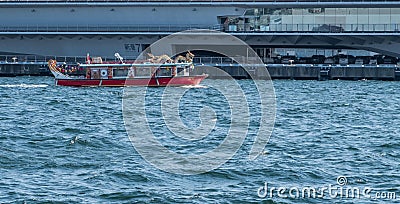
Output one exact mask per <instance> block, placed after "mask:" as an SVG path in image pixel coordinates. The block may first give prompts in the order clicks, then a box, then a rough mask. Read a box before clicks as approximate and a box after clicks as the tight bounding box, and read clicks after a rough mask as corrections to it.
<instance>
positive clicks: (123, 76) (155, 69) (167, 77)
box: [48, 53, 208, 87]
mask: <svg viewBox="0 0 400 204" xmlns="http://www.w3.org/2000/svg"><path fill="white" fill-rule="evenodd" d="M149 56H151V57H152V58H151V59H149V60H146V61H143V62H142V63H123V61H122V57H120V56H119V55H118V54H117V53H116V57H117V58H119V59H120V62H119V63H103V62H102V61H101V58H97V60H96V63H93V62H92V61H95V60H90V58H89V57H88V61H87V62H86V63H85V64H79V67H80V68H84V69H86V76H81V77H78V76H69V75H68V74H65V73H64V72H63V71H62V67H60V66H58V65H57V62H56V61H55V60H49V62H48V65H49V68H50V71H51V72H52V74H53V75H54V77H55V83H56V85H59V86H114V87H116V86H185V85H193V86H195V85H198V84H199V83H200V82H201V81H202V80H203V79H205V78H206V77H207V76H208V75H207V74H202V75H195V76H191V75H190V72H191V70H193V69H194V65H193V63H192V61H191V59H192V58H184V57H182V56H178V57H177V58H176V60H172V59H170V58H169V57H165V55H164V56H161V57H155V56H153V55H151V54H150V55H149Z"/></svg>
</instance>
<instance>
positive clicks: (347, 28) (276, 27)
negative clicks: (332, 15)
mask: <svg viewBox="0 0 400 204" xmlns="http://www.w3.org/2000/svg"><path fill="white" fill-rule="evenodd" d="M196 29H208V30H216V31H223V32H228V33H237V32H251V33H268V32H272V33H279V32H285V33H290V32H292V33H293V32H302V33H303V32H309V33H363V32H399V31H400V24H337V25H326V24H272V25H260V26H254V25H253V24H238V25H234V26H233V27H232V25H223V24H217V25H196V24H194V25H109V26H105V25H76V26H61V25H60V26H42V25H36V26H33V25H26V26H0V32H3V33H15V32H18V33H25V32H33V33H36V32H37V33H50V32H52V33H53V32H82V33H97V32H107V33H116V32H127V33H129V32H143V33H150V32H179V31H185V30H196Z"/></svg>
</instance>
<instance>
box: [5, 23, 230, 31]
mask: <svg viewBox="0 0 400 204" xmlns="http://www.w3.org/2000/svg"><path fill="white" fill-rule="evenodd" d="M195 29H209V30H222V27H221V25H197V24H194V25H152V26H149V25H110V26H104V25H86V26H85V25H76V26H42V25H36V26H32V25H26V26H0V32H110V33H112V32H179V31H184V30H195Z"/></svg>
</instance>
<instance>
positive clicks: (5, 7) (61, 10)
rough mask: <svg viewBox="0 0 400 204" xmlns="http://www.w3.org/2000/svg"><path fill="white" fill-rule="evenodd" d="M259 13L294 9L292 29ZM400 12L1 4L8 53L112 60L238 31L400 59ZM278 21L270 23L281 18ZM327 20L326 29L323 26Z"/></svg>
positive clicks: (238, 4)
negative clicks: (259, 22)
mask: <svg viewBox="0 0 400 204" xmlns="http://www.w3.org/2000/svg"><path fill="white" fill-rule="evenodd" d="M257 7H260V8H267V9H270V10H271V9H272V10H274V9H275V10H276V9H279V8H283V9H285V8H294V9H293V11H291V12H292V13H291V14H290V15H293V16H294V17H292V18H293V19H292V20H291V23H282V22H279V24H268V26H267V27H266V26H264V27H261V28H254V27H252V26H251V22H250V23H249V22H246V19H247V20H254V19H257V17H255V16H254V15H255V14H252V15H250V14H246V13H247V11H248V9H249V8H257ZM307 8H312V11H313V12H321V8H322V9H326V12H325V13H324V14H323V15H322V14H321V13H319V14H313V15H309V16H307V15H303V14H301V15H300V14H299V15H298V14H295V10H296V9H297V10H298V11H300V10H303V11H302V12H304V11H306V9H307ZM329 8H345V11H346V12H349V13H350V12H354V11H353V10H351V9H353V8H360V9H358V10H357V9H356V11H355V12H356V13H357V14H356V15H355V16H356V17H357V20H354V21H353V20H352V19H347V20H346V21H344V20H343V18H344V16H346V15H347V14H343V13H342V14H340V13H339V11H340V12H342V10H335V13H333V14H332V13H329V12H327V11H328V9H329ZM376 8H378V10H377V11H375V10H376ZM314 9H316V11H314ZM363 9H364V10H365V9H375V10H371V11H368V13H369V14H371V15H370V16H366V15H358V14H359V13H360V12H364V11H363ZM396 9H400V2H399V1H394V0H393V1H391V0H381V1H378V0H375V1H374V0H350V1H349V0H338V1H332V0H280V1H279V0H256V1H255V0H240V1H231V0H218V1H216V0H212V1H211V0H192V1H190V0H186V1H185V0H165V1H162V0H152V1H150V0H148V1H140V0H124V1H119V0H103V1H100V0H95V1H91V0H87V1H83V0H58V1H43V0H36V1H32V0H30V1H28V0H26V1H16V0H6V1H0V13H1V14H2V15H1V16H0V21H1V22H2V24H1V26H0V53H3V54H31V55H57V56H79V55H85V54H86V53H87V52H90V53H92V54H93V55H98V56H112V55H113V54H114V52H120V53H121V54H122V55H125V56H130V55H137V54H138V53H139V52H140V51H141V50H142V49H144V48H145V47H146V46H147V45H149V44H151V43H153V42H155V41H156V40H158V39H160V38H162V37H164V36H167V35H169V34H172V33H174V32H178V31H183V30H193V29H211V30H218V31H223V32H227V33H230V34H232V35H234V36H237V37H239V38H240V39H242V40H244V41H245V42H246V43H248V44H249V45H251V46H254V47H257V46H261V47H296V48H327V49H343V48H347V49H363V50H370V51H374V52H378V53H382V54H385V55H391V56H396V57H400V44H399V43H400V39H399V35H400V32H399V30H400V29H399V28H400V17H399V16H400V12H399V11H398V10H396ZM283 11H285V10H282V11H279V12H283ZM374 12H378V14H374ZM385 12H388V13H389V14H390V15H391V16H393V18H392V17H391V18H390V20H389V21H387V22H386V21H385V22H384V23H382V22H383V21H381V22H377V21H376V19H375V17H377V18H383V16H385V15H386V13H385ZM397 13H399V15H397ZM282 15H283V14H282ZM290 15H289V14H288V15H286V16H284V17H287V16H289V17H290ZM296 15H297V16H296ZM229 16H237V18H239V19H240V18H243V23H242V24H240V25H239V26H241V27H242V28H240V29H239V28H238V29H231V28H230V27H229V25H227V24H224V23H223V22H222V19H224V18H228V17H229ZM276 16H278V15H276V14H271V15H270V16H269V17H268V18H271V19H272V18H275V20H279V18H278V17H279V16H278V17H276ZM298 16H300V17H302V18H309V17H313V18H314V20H313V21H312V22H313V23H304V22H305V21H302V23H295V18H297V17H298ZM371 16H372V17H371ZM222 17H223V18H222ZM398 17H399V18H398ZM319 18H323V19H324V20H323V22H324V23H319V22H317V21H318V19H319ZM364 18H367V19H368V21H365V19H364ZM271 19H270V20H271ZM332 19H333V20H332ZM281 20H282V19H281ZM284 20H285V19H284V18H283V20H282V21H284ZM271 21H272V20H271ZM347 21H349V22H350V23H348V22H347ZM343 22H345V23H343Z"/></svg>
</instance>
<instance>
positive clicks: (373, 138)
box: [0, 77, 400, 203]
mask: <svg viewBox="0 0 400 204" xmlns="http://www.w3.org/2000/svg"><path fill="white" fill-rule="evenodd" d="M218 83H224V81H223V80H205V81H204V82H202V85H204V87H201V88H197V89H196V88H195V89H193V90H189V92H188V94H187V95H188V97H191V98H193V100H188V98H186V99H185V98H184V99H183V101H184V103H185V106H183V107H191V106H194V107H196V105H197V104H198V103H199V101H198V100H201V102H200V103H201V104H203V105H204V104H205V105H207V104H210V105H209V106H210V107H212V108H213V109H214V110H215V111H216V113H217V119H218V120H219V121H221V120H222V123H221V124H222V125H221V126H219V128H216V129H215V131H216V132H215V131H214V132H213V133H212V137H211V138H212V139H215V140H220V139H223V138H220V137H221V136H224V135H225V134H226V132H227V129H226V128H225V127H224V125H223V124H224V121H225V122H226V121H229V118H228V119H226V117H228V116H229V113H230V112H229V109H227V104H226V102H224V101H223V100H218V99H215V97H214V96H216V95H218V93H217V92H215V90H214V89H211V88H208V87H211V86H212V85H215V84H218ZM239 83H240V84H241V85H242V87H244V89H245V88H246V87H251V82H250V81H246V80H242V81H239ZM273 83H274V87H275V92H276V98H277V116H276V123H275V128H274V132H273V134H272V136H271V139H270V142H269V143H268V145H267V146H266V149H265V152H264V154H263V155H261V156H259V157H258V158H257V159H256V160H254V161H249V160H247V155H248V151H249V149H250V147H251V135H252V134H253V133H254V130H250V132H249V137H250V138H249V139H248V138H246V141H245V143H244V145H243V146H242V148H241V149H240V150H239V151H238V153H237V155H235V157H233V158H232V159H231V160H230V161H229V162H227V163H226V164H224V165H223V166H221V167H220V168H219V169H217V170H213V171H211V172H208V173H204V174H200V175H195V176H183V175H175V174H170V173H166V172H163V171H160V170H158V169H156V168H155V167H153V166H152V165H150V164H149V163H147V162H146V161H145V160H143V159H142V157H141V156H140V155H139V154H138V153H137V152H136V151H135V149H134V148H133V146H132V144H131V142H130V140H129V138H128V136H127V133H126V131H125V127H124V121H123V117H122V108H121V101H122V96H123V89H122V88H71V87H56V86H54V84H53V78H51V77H17V78H0V110H1V114H0V124H1V125H0V133H1V134H0V152H1V154H0V202H1V203H3V202H5V203H7V202H24V201H26V202H27V203H36V202H46V201H50V202H58V201H60V202H68V203H70V202H78V203H81V202H88V203H99V202H101V203H110V202H115V203H124V202H126V203H132V202H154V203H160V202H162V203H177V202H181V203H185V202H194V203H205V202H209V203H215V202H221V203H230V202H233V203H242V202H262V201H265V202H270V203H275V202H277V203H279V202H284V203H298V202H306V203H320V202H326V203H332V202H336V203H343V202H348V203H352V202H370V203H375V202H378V201H379V202H388V203H393V202H396V201H399V197H400V189H399V186H400V174H399V164H400V154H399V153H400V148H399V145H400V141H399V132H400V128H399V124H400V100H399V98H400V92H399V91H398V88H399V87H400V85H399V82H382V81H324V82H318V81H286V80H282V81H281V80H277V81H274V82H273ZM198 89H201V90H198ZM143 90H144V88H138V91H143ZM162 91H163V89H161V88H155V89H151V92H152V93H153V94H156V95H157V92H162ZM201 94H206V95H207V94H208V95H207V97H200V99H198V100H196V98H195V97H194V96H196V95H200V96H201ZM207 100H208V101H207ZM251 100H252V99H251V97H250V98H249V101H251ZM181 103H182V102H181ZM190 103H193V104H190ZM219 103H220V104H219ZM259 110H260V109H257V108H255V109H254V111H255V113H254V111H253V114H254V115H257V114H259V113H257V111H259ZM191 114H193V115H191ZM150 115H151V113H150ZM155 115H157V114H155ZM182 115H183V117H182V118H183V119H182V120H183V122H184V123H186V125H188V126H196V123H198V122H199V119H198V116H199V113H198V110H197V111H193V112H191V111H188V110H187V109H185V110H183V114H182ZM149 121H150V122H152V121H151V119H150V120H149ZM251 121H252V122H254V123H258V122H259V121H257V120H251ZM152 124H153V123H152ZM217 124H218V122H217ZM250 126H251V124H250ZM163 128H164V127H163V125H162V124H158V122H157V121H154V125H153V126H151V129H152V130H153V131H155V132H157V131H160V130H162V131H164V130H163ZM140 131H141V130H140V129H139V130H138V132H139V133H140ZM162 131H161V132H162ZM218 131H220V132H218ZM252 131H253V133H252ZM219 136H220V137H219ZM167 142H168V141H167ZM169 142H170V143H167V144H168V147H169V148H170V149H172V150H176V151H177V152H185V150H184V149H182V148H181V146H176V145H173V143H171V141H169ZM195 144H196V145H195V146H192V147H191V148H190V149H189V151H194V152H196V151H199V152H202V151H207V150H208V148H210V147H211V148H213V147H215V145H217V144H218V141H214V142H211V143H201V142H198V143H195ZM202 145H204V146H202ZM339 176H344V177H345V178H346V179H347V183H346V185H343V186H342V188H344V189H345V188H346V187H357V188H360V189H361V190H362V189H363V188H365V187H368V188H371V189H372V191H371V193H370V195H371V196H372V197H375V195H376V192H378V193H379V192H380V193H382V192H383V193H385V192H396V193H397V200H392V199H378V198H375V199H374V198H364V197H363V196H361V198H359V199H358V198H345V197H342V198H340V196H336V197H334V196H329V194H328V193H329V192H327V191H326V192H325V194H324V196H323V198H301V194H300V198H290V197H289V198H284V197H282V196H278V194H277V191H276V190H275V191H274V190H273V196H272V197H271V196H270V194H269V192H268V194H267V195H266V196H261V197H260V196H259V195H258V194H259V193H260V192H258V190H259V189H260V187H263V186H265V183H266V182H267V184H268V188H269V189H268V191H269V190H271V188H272V187H275V188H279V187H285V188H287V189H290V188H299V189H300V190H301V188H302V187H313V188H317V189H318V188H319V189H321V188H322V187H329V185H332V186H333V187H340V186H339V185H338V183H337V178H338V177H339ZM344 177H342V178H344ZM295 192H296V191H292V194H293V193H295ZM261 193H262V192H261ZM285 193H286V196H289V193H288V190H287V191H286V192H285Z"/></svg>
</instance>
